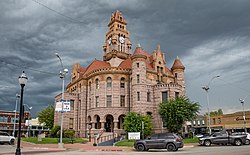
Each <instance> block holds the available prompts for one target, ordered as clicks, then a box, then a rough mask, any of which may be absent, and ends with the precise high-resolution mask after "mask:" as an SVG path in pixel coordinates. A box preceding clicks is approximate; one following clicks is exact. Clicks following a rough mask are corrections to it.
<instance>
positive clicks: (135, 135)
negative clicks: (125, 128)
mask: <svg viewBox="0 0 250 155" xmlns="http://www.w3.org/2000/svg"><path fill="white" fill-rule="evenodd" d="M128 139H140V132H129V133H128Z"/></svg>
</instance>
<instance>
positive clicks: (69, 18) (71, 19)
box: [32, 0, 87, 24]
mask: <svg viewBox="0 0 250 155" xmlns="http://www.w3.org/2000/svg"><path fill="white" fill-rule="evenodd" d="M32 1H33V2H35V3H37V4H39V5H41V6H43V7H45V8H47V9H48V10H50V11H52V12H54V13H56V14H58V15H60V16H62V17H64V18H66V19H68V20H70V21H73V22H77V23H84V22H82V21H80V20H77V19H74V18H71V17H70V16H66V15H64V14H62V13H60V12H58V11H56V10H54V9H52V8H50V7H48V6H46V5H44V4H42V3H41V2H38V1H37V0H32ZM84 24H87V23H84Z"/></svg>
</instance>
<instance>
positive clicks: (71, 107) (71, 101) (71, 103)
mask: <svg viewBox="0 0 250 155" xmlns="http://www.w3.org/2000/svg"><path fill="white" fill-rule="evenodd" d="M74 102H75V101H74V100H70V110H74V105H75V104H74Z"/></svg>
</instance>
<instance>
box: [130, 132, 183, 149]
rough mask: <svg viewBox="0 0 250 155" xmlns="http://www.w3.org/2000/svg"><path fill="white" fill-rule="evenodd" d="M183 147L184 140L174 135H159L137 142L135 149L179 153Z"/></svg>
mask: <svg viewBox="0 0 250 155" xmlns="http://www.w3.org/2000/svg"><path fill="white" fill-rule="evenodd" d="M182 147H183V141H182V138H180V137H179V136H177V135H176V134H174V133H158V134H154V135H152V136H150V137H148V138H146V139H143V140H136V141H135V143H134V148H135V149H136V150H137V151H148V150H149V149H167V150H168V151H177V150H178V149H179V148H182Z"/></svg>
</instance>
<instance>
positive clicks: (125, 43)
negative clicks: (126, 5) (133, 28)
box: [103, 10, 132, 67]
mask: <svg viewBox="0 0 250 155" xmlns="http://www.w3.org/2000/svg"><path fill="white" fill-rule="evenodd" d="M108 28H109V29H108V32H107V33H106V39H105V43H104V45H103V52H104V56H103V60H104V61H108V62H109V63H110V64H111V65H112V66H113V67H117V66H119V64H120V63H121V62H122V61H123V60H125V59H127V58H129V57H130V56H131V54H130V53H131V46H132V44H131V42H130V38H129V32H128V31H127V22H126V21H125V19H124V17H123V15H122V13H121V12H120V11H118V10H117V11H116V12H114V13H112V15H111V18H110V22H109V24H108Z"/></svg>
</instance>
